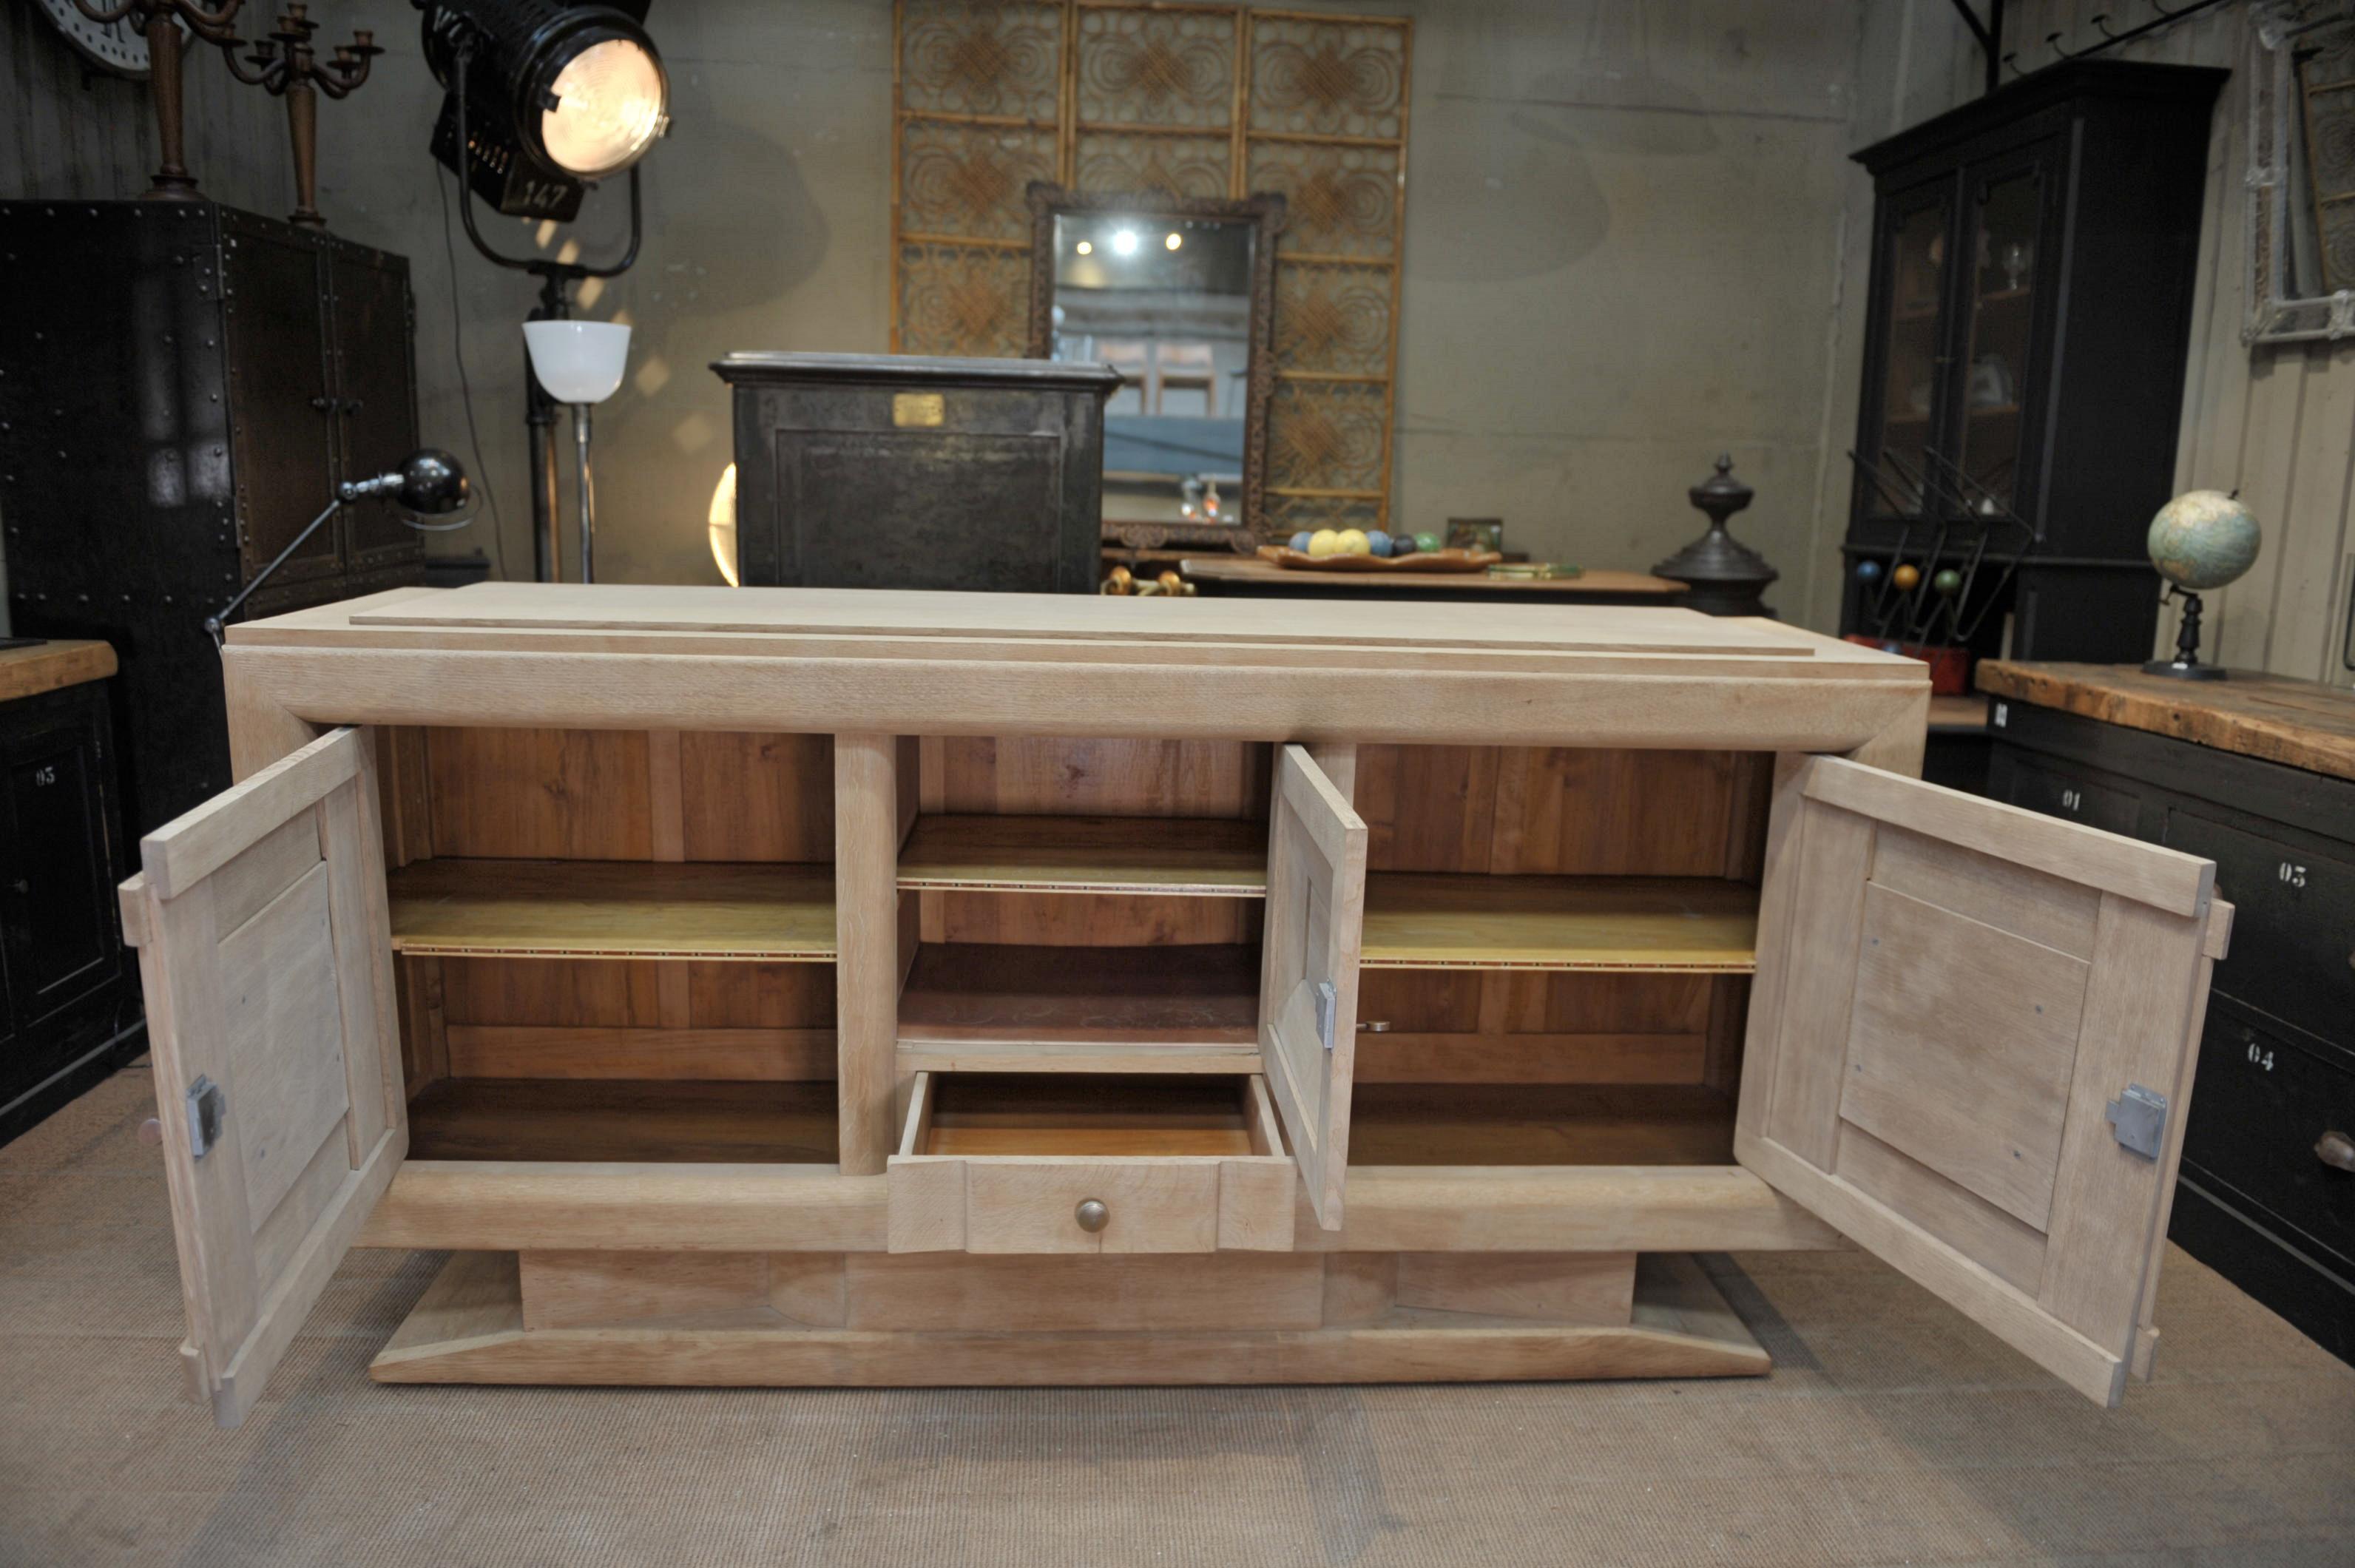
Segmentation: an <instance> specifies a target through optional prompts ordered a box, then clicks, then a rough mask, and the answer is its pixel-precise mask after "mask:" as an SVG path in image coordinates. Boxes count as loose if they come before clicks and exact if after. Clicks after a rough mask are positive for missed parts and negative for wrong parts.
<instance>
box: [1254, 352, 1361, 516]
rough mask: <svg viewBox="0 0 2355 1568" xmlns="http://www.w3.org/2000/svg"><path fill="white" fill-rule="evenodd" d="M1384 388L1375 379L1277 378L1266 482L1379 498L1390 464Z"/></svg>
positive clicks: (1276, 486)
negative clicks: (1290, 379) (1315, 379)
mask: <svg viewBox="0 0 2355 1568" xmlns="http://www.w3.org/2000/svg"><path fill="white" fill-rule="evenodd" d="M1388 392H1389V389H1388V388H1387V387H1386V386H1384V385H1383V384H1382V383H1380V382H1378V381H1279V382H1277V383H1276V388H1275V400H1274V402H1273V405H1272V406H1271V407H1270V408H1269V410H1268V412H1267V482H1268V485H1269V487H1270V488H1271V489H1275V490H1325V491H1335V490H1337V491H1343V492H1349V493H1353V494H1359V493H1361V497H1362V498H1369V499H1379V498H1380V496H1381V492H1382V489H1383V485H1382V480H1383V478H1384V477H1385V475H1386V474H1387V471H1388V466H1389V465H1388V463H1387V462H1386V457H1387V454H1388V451H1389V443H1388V442H1387V441H1386V439H1385V437H1386V436H1387V434H1388V432H1389V428H1390V407H1389V403H1390V400H1389V397H1388Z"/></svg>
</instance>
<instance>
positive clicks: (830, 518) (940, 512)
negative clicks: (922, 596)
mask: <svg viewBox="0 0 2355 1568" xmlns="http://www.w3.org/2000/svg"><path fill="white" fill-rule="evenodd" d="M712 368H713V369H714V370H716V371H718V372H719V376H720V378H721V379H723V380H725V381H727V382H728V384H729V385H730V387H732V388H733V389H735V404H736V416H735V422H736V551H737V562H738V573H739V575H740V577H741V580H742V581H744V582H745V583H746V584H748V585H751V584H759V585H762V586H777V585H799V586H805V587H815V588H940V589H969V590H982V591H993V592H1033V593H1089V592H1094V591H1095V586H1096V578H1097V571H1098V565H1099V561H1098V553H1099V549H1100V546H1101V535H1102V532H1103V405H1104V400H1105V398H1107V397H1109V396H1110V395H1111V394H1112V392H1113V390H1114V389H1116V388H1117V387H1118V386H1119V385H1120V373H1119V372H1118V371H1116V370H1114V369H1113V368H1112V367H1110V366H1108V365H1066V364H1061V363H1058V362H1055V361H1051V360H1044V359H933V358H923V357H917V356H912V355H879V354H874V355H870V354H731V355H730V356H729V357H727V358H725V359H722V360H719V361H718V362H717V363H716V364H714V365H713V366H712Z"/></svg>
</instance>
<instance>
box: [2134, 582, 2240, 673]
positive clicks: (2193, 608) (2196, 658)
mask: <svg viewBox="0 0 2355 1568" xmlns="http://www.w3.org/2000/svg"><path fill="white" fill-rule="evenodd" d="M2167 592H2169V594H2170V595H2179V596H2180V597H2181V598H2182V600H2183V622H2182V624H2180V625H2179V626H2178V627H2177V628H2176V632H2175V656H2174V657H2173V658H2171V659H2153V660H2151V661H2150V662H2149V663H2148V664H2147V665H2145V666H2143V667H2142V672H2143V674H2145V675H2166V676H2173V677H2175V678H2176V679H2178V680H2225V679H2229V678H2230V677H2228V676H2226V674H2225V673H2224V667H2223V666H2222V665H2220V664H2201V663H2200V595H2198V594H2197V593H2193V592H2188V591H2187V590H2184V589H2180V588H2174V587H2170V588H2169V589H2168V591H2167Z"/></svg>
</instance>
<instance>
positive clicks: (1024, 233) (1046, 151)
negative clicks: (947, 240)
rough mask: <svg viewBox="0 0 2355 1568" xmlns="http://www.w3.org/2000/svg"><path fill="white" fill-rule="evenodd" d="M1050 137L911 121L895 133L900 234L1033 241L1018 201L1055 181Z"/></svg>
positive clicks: (1049, 134)
mask: <svg viewBox="0 0 2355 1568" xmlns="http://www.w3.org/2000/svg"><path fill="white" fill-rule="evenodd" d="M1055 163H1056V151H1055V133H1053V132H1052V131H1028V130H1017V129H1013V128H1006V129H998V128H996V127H991V126H983V125H963V124H955V123H942V122H939V121H933V120H916V121H911V122H910V123H908V125H907V126H906V127H905V128H904V129H903V130H901V132H900V233H902V234H923V235H936V234H951V235H955V236H957V237H959V238H961V239H979V240H1023V241H1025V242H1028V240H1029V237H1030V214H1029V210H1028V208H1025V207H1024V206H1023V204H1022V193H1023V191H1024V190H1025V189H1026V188H1028V186H1029V184H1030V182H1031V181H1032V180H1050V181H1051V180H1052V179H1054V177H1055Z"/></svg>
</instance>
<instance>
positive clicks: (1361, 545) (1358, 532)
mask: <svg viewBox="0 0 2355 1568" xmlns="http://www.w3.org/2000/svg"><path fill="white" fill-rule="evenodd" d="M1373 552H1374V547H1373V546H1372V545H1371V544H1370V543H1369V542H1367V539H1366V530H1365V529H1363V528H1343V529H1342V530H1341V542H1340V543H1338V544H1337V545H1335V546H1334V547H1333V553H1334V554H1335V555H1371V554H1372V553H1373Z"/></svg>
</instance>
